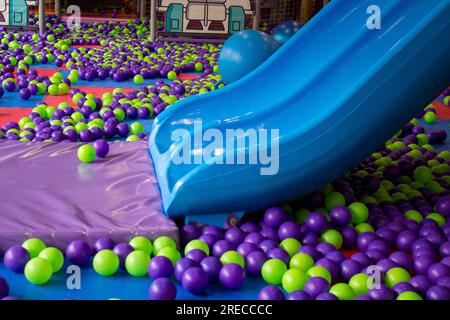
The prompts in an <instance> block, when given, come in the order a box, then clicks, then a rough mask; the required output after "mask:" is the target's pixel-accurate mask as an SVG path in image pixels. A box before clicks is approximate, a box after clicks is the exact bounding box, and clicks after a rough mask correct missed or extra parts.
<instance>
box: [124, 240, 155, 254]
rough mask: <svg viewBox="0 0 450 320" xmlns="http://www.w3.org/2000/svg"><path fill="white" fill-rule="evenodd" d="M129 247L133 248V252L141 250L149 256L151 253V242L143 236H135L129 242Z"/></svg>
mask: <svg viewBox="0 0 450 320" xmlns="http://www.w3.org/2000/svg"><path fill="white" fill-rule="evenodd" d="M129 244H130V246H132V247H133V249H134V250H142V251H144V252H145V253H147V254H148V255H151V254H152V252H153V245H152V242H151V241H150V240H149V239H147V238H146V237H143V236H137V237H134V238H133V239H131V240H130V242H129Z"/></svg>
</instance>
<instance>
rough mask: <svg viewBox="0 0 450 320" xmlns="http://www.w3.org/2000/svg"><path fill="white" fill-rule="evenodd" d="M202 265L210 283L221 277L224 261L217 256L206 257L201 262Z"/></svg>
mask: <svg viewBox="0 0 450 320" xmlns="http://www.w3.org/2000/svg"><path fill="white" fill-rule="evenodd" d="M200 267H201V268H202V269H203V271H205V272H206V274H207V276H208V281H209V282H210V283H212V282H215V281H217V280H218V279H219V273H220V270H221V269H222V263H221V262H220V260H219V258H217V257H206V258H205V259H203V260H202V261H201V262H200Z"/></svg>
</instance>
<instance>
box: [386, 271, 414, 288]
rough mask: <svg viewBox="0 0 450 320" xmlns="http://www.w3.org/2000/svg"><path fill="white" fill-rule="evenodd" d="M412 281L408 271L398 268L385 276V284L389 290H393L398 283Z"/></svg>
mask: <svg viewBox="0 0 450 320" xmlns="http://www.w3.org/2000/svg"><path fill="white" fill-rule="evenodd" d="M410 280H411V276H410V275H409V273H408V271H406V270H405V269H403V268H400V267H396V268H392V269H390V270H388V271H387V272H386V276H385V279H384V281H385V283H386V285H387V286H388V287H389V288H392V287H393V286H395V285H396V284H397V283H400V282H409V281H410Z"/></svg>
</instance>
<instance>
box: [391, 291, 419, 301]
mask: <svg viewBox="0 0 450 320" xmlns="http://www.w3.org/2000/svg"><path fill="white" fill-rule="evenodd" d="M397 300H423V299H422V297H421V296H420V295H419V294H418V293H416V292H414V291H405V292H402V293H400V294H399V295H398V296H397Z"/></svg>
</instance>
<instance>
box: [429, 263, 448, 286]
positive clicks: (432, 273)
mask: <svg viewBox="0 0 450 320" xmlns="http://www.w3.org/2000/svg"><path fill="white" fill-rule="evenodd" d="M427 276H428V279H430V281H431V282H432V283H437V281H438V280H439V279H440V278H446V277H450V267H449V266H447V265H445V264H443V263H435V264H433V265H432V266H431V267H430V268H429V269H428V272H427Z"/></svg>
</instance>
